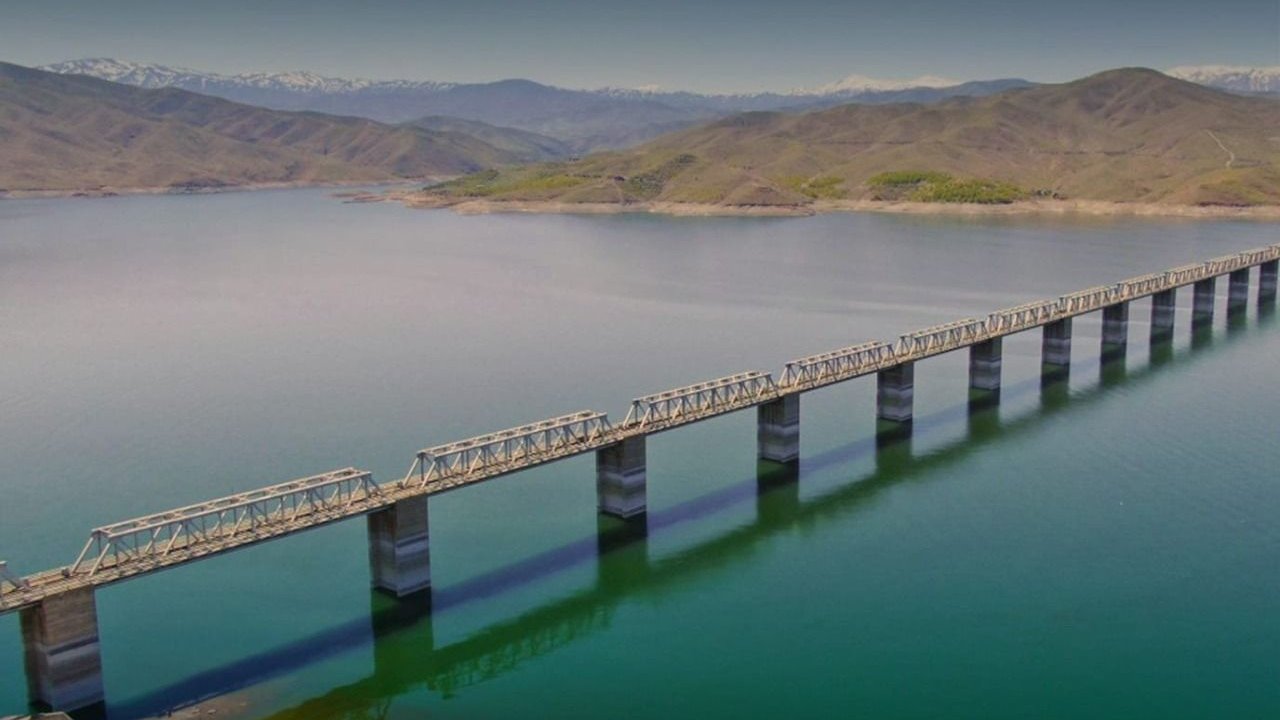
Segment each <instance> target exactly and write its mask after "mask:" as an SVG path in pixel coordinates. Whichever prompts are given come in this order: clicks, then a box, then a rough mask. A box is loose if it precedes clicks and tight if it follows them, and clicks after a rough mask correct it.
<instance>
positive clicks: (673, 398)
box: [622, 370, 777, 430]
mask: <svg viewBox="0 0 1280 720" xmlns="http://www.w3.org/2000/svg"><path fill="white" fill-rule="evenodd" d="M776 394H777V387H776V386H775V385H774V382H773V378H772V377H771V376H770V375H769V373H764V372H756V371H754V370H753V371H750V372H742V373H738V374H736V375H729V376H726V377H722V378H718V379H716V380H710V381H707V382H701V383H696V384H694V385H686V386H684V387H680V388H675V389H673V390H667V391H665V392H660V393H654V394H653V395H646V396H644V397H640V398H636V399H635V400H632V401H631V410H630V411H629V412H628V413H627V417H626V420H624V421H623V424H622V425H623V428H625V429H628V430H630V429H633V428H634V429H640V430H646V429H655V428H656V427H670V426H673V425H682V424H684V423H687V422H694V421H696V420H701V419H703V418H706V417H709V416H711V415H719V414H721V413H726V412H732V411H734V410H738V409H740V408H743V407H747V406H749V405H756V404H759V403H760V402H761V401H762V400H764V399H766V398H767V397H771V396H773V395H776Z"/></svg>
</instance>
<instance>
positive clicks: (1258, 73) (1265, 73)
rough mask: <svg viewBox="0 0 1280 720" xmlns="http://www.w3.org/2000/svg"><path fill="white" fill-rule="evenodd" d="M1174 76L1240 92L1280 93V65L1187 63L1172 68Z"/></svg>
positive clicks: (1169, 72)
mask: <svg viewBox="0 0 1280 720" xmlns="http://www.w3.org/2000/svg"><path fill="white" fill-rule="evenodd" d="M1168 74H1169V75H1170V76H1172V77H1176V78H1180V79H1182V80H1187V81H1189V82H1193V83H1199V84H1200V85H1208V86H1210V87H1216V88H1219V89H1222V90H1230V91H1232V92H1239V93H1262V94H1271V95H1275V94H1280V66H1276V67H1242V66H1237V65H1199V66H1191V65H1186V66H1182V67H1176V68H1170V69H1169V70H1168Z"/></svg>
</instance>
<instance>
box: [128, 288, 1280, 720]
mask: <svg viewBox="0 0 1280 720" xmlns="http://www.w3.org/2000/svg"><path fill="white" fill-rule="evenodd" d="M1274 318H1275V311H1274V307H1272V308H1271V309H1269V310H1266V311H1260V312H1259V313H1258V315H1257V321H1256V322H1255V323H1252V324H1246V325H1239V326H1236V327H1235V329H1234V330H1232V329H1231V327H1230V325H1229V326H1228V332H1227V333H1225V334H1222V335H1219V336H1217V337H1215V336H1214V335H1213V332H1212V328H1211V327H1210V328H1201V329H1198V330H1197V332H1196V334H1195V335H1193V342H1192V344H1191V347H1189V348H1187V349H1184V350H1182V351H1175V350H1174V348H1173V346H1172V343H1171V342H1169V341H1168V340H1167V339H1165V338H1161V339H1155V338H1153V341H1152V353H1151V361H1150V362H1149V363H1148V364H1147V365H1144V366H1143V367H1141V368H1138V369H1134V370H1129V369H1128V368H1127V366H1126V364H1125V363H1124V362H1114V361H1113V362H1106V363H1100V370H1099V382H1098V383H1097V384H1096V385H1094V386H1091V387H1088V388H1084V389H1081V390H1079V391H1078V392H1076V393H1075V394H1074V395H1073V394H1071V393H1070V392H1069V391H1068V382H1067V380H1068V377H1067V375H1066V374H1065V373H1061V372H1059V373H1053V374H1052V376H1047V377H1041V378H1033V379H1031V380H1028V381H1026V382H1022V383H1017V384H1012V385H1007V386H1005V388H1004V390H1003V392H1004V393H1005V395H1006V396H1013V395H1019V394H1024V393H1030V392H1036V391H1038V392H1039V395H1040V404H1039V407H1038V408H1037V409H1034V410H1031V411H1028V412H1026V413H1024V414H1022V415H1020V416H1018V417H1014V418H1012V419H1007V420H1006V419H1002V418H1001V414H1000V412H999V404H998V401H997V400H998V396H996V397H995V398H992V397H990V396H982V397H977V398H971V399H970V401H969V402H968V403H967V405H966V406H963V407H962V410H964V411H965V412H966V416H965V417H966V432H965V434H964V436H963V437H961V438H960V439H958V440H956V441H954V442H952V443H950V444H948V445H945V446H943V447H941V448H937V449H933V450H931V451H929V452H927V453H922V454H920V455H916V454H914V453H913V451H912V437H913V433H915V432H918V431H919V428H921V427H928V425H929V418H928V416H924V417H921V418H919V419H918V420H917V422H916V423H914V424H913V423H901V424H897V423H890V424H888V425H883V426H880V427H879V428H878V432H877V434H876V436H875V438H874V439H873V440H872V441H868V440H863V441H855V442H851V443H850V444H848V445H845V446H843V447H839V448H835V449H832V450H829V451H827V452H824V453H819V454H817V455H815V456H811V457H805V458H803V459H802V461H801V462H800V463H794V462H793V463H786V464H781V463H774V462H769V461H762V462H760V463H759V464H758V467H757V472H756V477H754V478H749V479H744V480H743V481H740V482H739V483H736V484H735V485H734V486H732V487H730V488H727V489H725V490H721V491H717V492H715V493H711V494H709V495H708V496H705V497H703V498H698V499H695V500H692V501H690V502H688V503H685V504H683V505H680V506H677V507H674V508H670V509H666V510H662V511H656V512H650V513H648V514H645V515H641V516H639V517H637V518H633V519H631V520H627V521H623V520H618V519H615V518H611V517H605V516H602V517H601V518H600V520H599V522H598V532H597V533H596V535H595V537H592V538H584V539H583V540H582V541H579V542H577V543H571V544H569V545H566V546H564V547H561V548H557V549H555V550H552V551H549V552H547V553H544V554H543V555H541V556H538V557H535V558H533V559H530V560H527V561H524V562H521V563H518V564H515V565H513V566H511V567H508V568H504V569H502V570H499V571H496V572H495V573H491V574H490V575H487V576H485V577H482V578H478V579H476V580H474V581H471V582H468V583H464V584H463V585H462V586H460V587H455V588H444V589H441V590H435V591H426V592H424V593H422V594H420V595H419V596H415V597H410V598H407V599H401V600H400V601H396V600H394V599H391V598H388V597H386V596H385V595H383V594H382V593H379V592H371V593H370V598H371V600H370V603H371V605H370V620H367V621H364V623H363V624H362V625H361V626H359V627H347V626H344V627H340V628H334V629H332V630H330V631H327V632H325V633H321V634H318V635H317V636H316V637H315V638H314V639H313V640H310V641H307V642H305V643H302V644H299V645H297V646H292V647H290V648H284V649H280V650H277V651H273V652H270V653H264V654H261V655H258V656H254V657H251V658H248V659H246V660H244V661H242V662H241V663H237V664H236V665H235V666H232V667H228V668H224V669H222V670H220V671H218V672H217V673H211V674H207V675H205V676H202V677H200V678H193V679H190V680H188V681H184V682H183V683H180V684H178V685H175V686H173V687H172V688H169V689H167V690H165V691H162V692H161V693H157V694H155V695H153V696H151V697H148V698H144V699H142V700H140V701H138V702H137V703H131V704H130V705H129V706H128V707H111V708H110V710H111V713H110V714H111V716H113V717H137V716H141V715H148V714H154V713H157V712H163V711H164V710H166V709H169V708H172V707H174V706H175V705H181V704H184V700H185V702H190V700H189V699H190V698H202V697H209V696H211V695H217V694H221V693H225V692H230V691H233V690H236V689H241V688H244V687H249V686H252V685H254V684H256V683H258V682H262V681H263V680H264V679H266V678H268V677H277V676H280V675H283V674H285V673H288V672H293V671H296V670H298V669H301V668H303V667H306V666H307V665H309V664H311V663H313V662H315V661H316V660H318V659H320V658H321V657H324V656H329V655H332V654H333V653H335V652H338V651H342V650H344V649H350V648H352V647H358V646H360V645H363V644H366V643H369V642H372V644H373V657H374V668H373V669H374V672H373V674H372V675H370V676H368V677H365V678H363V679H360V680H357V681H355V682H353V683H350V684H347V685H343V686H340V687H335V688H333V689H332V690H330V691H328V692H326V693H324V694H322V695H319V696H317V697H314V698H311V699H309V700H307V701H305V702H302V703H300V704H298V705H295V706H293V707H290V708H287V709H284V710H280V711H277V712H276V713H274V714H272V715H270V717H271V718H275V719H276V720H292V719H295V718H296V719H301V718H307V719H308V720H312V719H315V718H383V717H386V716H387V714H388V713H389V711H390V709H391V707H392V705H393V704H394V702H395V699H396V698H397V697H400V696H403V695H405V694H407V693H409V692H411V691H414V690H416V689H421V688H426V689H427V690H429V691H431V692H433V693H436V694H439V695H440V696H443V697H448V696H451V695H454V694H457V693H459V692H461V691H462V690H464V689H465V688H467V687H471V686H474V685H477V684H480V683H483V682H486V681H488V680H491V679H494V678H497V677H500V676H502V675H505V674H507V673H510V672H513V671H515V670H517V669H518V668H519V667H520V666H521V665H522V664H523V663H525V662H528V661H529V660H531V659H534V658H537V657H540V656H542V655H545V654H548V653H552V652H554V651H556V650H557V649H559V648H561V647H564V646H566V645H569V644H571V643H573V642H575V641H577V640H579V639H582V638H584V637H587V636H590V635H593V634H596V633H599V632H601V631H604V630H607V628H608V627H609V626H610V623H611V620H612V618H613V614H614V612H615V610H616V608H617V607H618V605H619V604H620V603H622V602H624V601H630V600H634V599H638V598H643V597H645V596H649V595H661V594H663V593H667V592H669V591H670V590H671V589H672V588H673V587H677V586H679V585H680V584H681V583H682V582H684V581H685V580H686V579H688V578H692V577H695V576H698V575H700V574H702V573H705V572H707V571H709V570H711V569H713V568H720V567H724V566H726V565H729V564H731V563H734V562H737V561H739V560H746V559H749V558H750V557H751V556H752V554H753V553H754V552H755V550H756V548H757V547H758V546H759V545H760V544H761V543H764V542H766V541H768V540H769V539H770V538H772V537H774V536H776V535H778V534H780V533H783V532H785V531H787V530H790V529H793V528H796V527H812V526H814V525H816V524H820V523H823V522H825V521H828V520H834V519H836V518H843V517H845V516H847V515H849V514H850V513H854V512H858V511H859V510H860V509H861V508H863V507H865V506H867V505H868V504H869V503H872V502H873V501H874V500H876V499H877V498H878V497H879V496H880V495H881V494H882V493H883V492H884V491H886V490H887V489H889V488H892V487H894V486H895V485H898V484H900V483H902V482H904V481H908V480H911V479H917V478H920V477H921V476H926V475H929V474H930V473H932V472H934V471H936V470H938V469H941V468H945V467H947V466H949V465H952V464H954V463H956V462H959V461H961V460H963V459H964V458H965V457H966V456H968V455H970V454H971V453H975V452H978V451H980V450H981V449H983V448H985V447H987V446H989V445H991V444H995V443H1006V442H1015V441H1017V439H1018V438H1019V436H1021V435H1023V434H1026V433H1030V432H1034V431H1036V430H1037V429H1039V428H1041V427H1042V426H1043V425H1044V424H1045V422H1046V421H1047V420H1048V419H1049V418H1052V417H1055V416H1059V415H1061V414H1063V413H1068V412H1076V411H1081V410H1084V409H1086V408H1087V407H1088V406H1089V405H1091V404H1093V403H1097V402H1099V401H1100V400H1101V399H1102V398H1104V397H1106V396H1107V395H1109V394H1110V391H1111V390H1112V389H1114V388H1116V387H1119V386H1130V387H1131V386H1133V385H1134V384H1136V383H1141V382H1145V381H1147V380H1150V379H1152V378H1153V377H1155V376H1156V374H1157V371H1165V370H1166V369H1173V368H1177V367H1182V366H1186V365H1187V364H1188V363H1191V362H1193V361H1196V360H1199V359H1202V358H1205V357H1209V356H1210V355H1211V353H1210V352H1207V351H1208V350H1210V349H1211V348H1220V347H1225V346H1226V345H1228V344H1229V343H1234V342H1238V341H1240V340H1241V339H1243V338H1247V337H1249V336H1250V335H1252V334H1254V333H1251V332H1247V330H1250V329H1256V328H1262V327H1265V326H1269V325H1272V324H1274ZM951 412H952V411H951V410H946V411H943V413H941V414H947V413H951ZM867 452H873V453H874V460H875V463H874V469H873V470H872V471H871V472H869V473H867V474H866V475H864V476H862V477H856V478H850V481H849V482H848V483H845V484H842V485H840V486H839V487H837V488H835V489H832V490H830V491H827V492H825V493H823V494H821V495H818V496H815V497H811V498H809V499H805V500H801V495H800V481H801V478H802V475H803V474H804V473H805V472H812V471H815V470H818V469H821V468H823V467H832V466H840V465H843V464H845V463H848V462H849V461H850V460H851V459H855V458H857V457H858V456H860V455H863V454H864V453H867ZM934 477H937V478H943V477H946V475H945V473H938V474H935V475H934ZM749 501H754V502H755V504H756V511H757V512H756V518H755V520H754V522H751V523H750V524H748V525H744V526H739V527H736V528H734V529H732V530H730V531H728V532H725V533H723V534H721V535H720V536H717V537H715V538H713V539H711V540H708V541H705V542H702V543H699V544H697V545H695V546H692V547H689V548H686V549H684V550H682V551H679V552H676V553H674V554H672V555H669V556H666V557H663V558H660V559H656V560H655V559H652V558H651V557H650V554H649V550H648V544H649V543H648V541H649V538H650V537H651V535H653V534H654V533H658V532H662V531H663V530H665V529H666V528H670V527H672V526H675V525H677V524H679V523H681V522H685V521H689V520H693V519H696V518H698V517H702V516H705V515H706V514H707V513H709V512H714V511H715V510H717V509H722V508H724V507H728V506H732V505H735V504H738V503H740V502H749ZM592 561H594V562H596V563H597V568H598V571H597V574H596V579H595V582H594V583H593V584H592V585H591V586H590V587H587V588H585V589H583V590H580V591H578V592H576V593H573V594H571V595H569V596H567V597H564V598H561V599H558V600H555V601H553V602H550V603H547V604H545V605H543V606H541V607H537V608H533V609H530V610H528V611H526V612H524V613H522V614H519V615H517V616H515V617H512V618H510V619H508V620H505V621H502V622H499V623H496V624H494V625H491V626H489V627H488V628H485V629H483V630H481V631H479V632H476V633H474V634H472V635H471V636H469V637H467V638H465V639H464V640H461V641H459V642H455V643H452V644H449V645H445V646H437V644H436V642H435V635H434V631H433V622H438V621H439V619H440V617H441V615H442V614H443V612H444V611H447V610H448V608H450V607H453V606H456V605H459V604H461V603H465V602H468V601H470V600H472V599H475V598H479V597H486V596H491V595H493V594H496V593H500V592H503V591H504V590H506V589H508V588H511V587H515V586H519V585H521V584H524V583H527V582H529V581H531V580H533V579H537V578H540V577H545V576H548V575H550V574H552V573H555V572H558V571H561V570H563V569H565V568H568V567H572V566H576V565H579V564H581V563H583V562H592ZM370 629H371V631H370ZM308 648H312V649H315V650H317V651H318V650H319V649H320V648H323V650H324V652H323V653H321V652H312V651H309V650H308Z"/></svg>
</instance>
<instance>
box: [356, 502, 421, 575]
mask: <svg viewBox="0 0 1280 720" xmlns="http://www.w3.org/2000/svg"><path fill="white" fill-rule="evenodd" d="M368 518H369V567H370V569H371V570H372V574H373V586H374V587H375V588H378V589H380V590H385V591H387V592H389V593H391V594H392V595H395V596H396V597H404V596H405V595H408V594H410V593H415V592H418V591H420V590H426V589H428V588H430V587H431V538H430V533H429V527H428V518H427V496H426V495H421V496H418V497H414V498H408V499H406V500H401V501H399V502H397V503H396V504H395V505H392V506H391V507H389V508H387V509H385V510H379V511H378V512H375V513H370V514H369V515H368Z"/></svg>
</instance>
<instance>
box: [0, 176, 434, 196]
mask: <svg viewBox="0 0 1280 720" xmlns="http://www.w3.org/2000/svg"><path fill="white" fill-rule="evenodd" d="M424 182H434V179H431V178H426V179H413V180H333V181H326V182H310V181H301V180H298V181H295V180H288V181H279V182H257V183H243V184H239V185H210V186H191V187H186V186H176V187H175V186H172V185H159V186H126V187H115V186H110V185H104V186H102V187H96V188H80V189H78V190H0V200H28V199H46V198H84V199H98V198H110V197H131V196H136V195H216V194H220V193H233V192H255V191H258V190H301V189H305V188H394V187H398V186H401V185H413V186H415V187H416V186H420V185H422V184H423V183H424ZM358 194H360V195H363V193H358Z"/></svg>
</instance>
